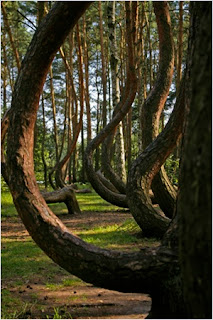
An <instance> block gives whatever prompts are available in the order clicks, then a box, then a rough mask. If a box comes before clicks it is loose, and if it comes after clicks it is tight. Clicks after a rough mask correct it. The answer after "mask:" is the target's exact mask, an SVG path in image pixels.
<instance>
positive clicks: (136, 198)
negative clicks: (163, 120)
mask: <svg viewBox="0 0 213 320" xmlns="http://www.w3.org/2000/svg"><path fill="white" fill-rule="evenodd" d="M184 85H185V82H184V81H182V86H181V90H180V94H179V96H178V98H177V101H176V104H175V107H174V110H173V112H172V115H171V117H170V119H169V122H168V123H167V125H166V127H165V128H164V130H163V131H162V132H161V133H160V134H159V135H158V137H157V138H156V139H155V140H154V141H153V142H152V143H151V144H150V145H149V146H148V147H147V148H146V149H145V151H144V152H142V153H141V154H140V155H139V156H138V158H137V159H136V160H135V161H134V162H133V164H132V168H131V170H130V172H129V175H128V182H127V199H128V204H129V208H130V211H131V213H132V215H133V217H134V218H135V220H136V222H137V223H138V225H139V226H140V227H141V229H142V230H143V233H144V235H146V236H156V237H162V236H163V234H164V233H165V231H166V230H167V228H168V226H169V221H170V220H169V219H168V218H166V217H163V216H161V215H159V213H158V212H157V211H156V210H155V209H154V208H153V206H152V203H151V199H150V196H149V190H150V187H151V183H152V180H153V178H154V176H155V175H156V173H158V171H159V170H160V168H161V166H162V164H163V163H164V162H165V160H166V159H167V157H168V156H169V154H170V153H171V151H172V149H174V147H175V144H176V141H177V139H179V138H180V136H181V134H182V127H183V118H184V106H185V101H184V99H185V92H184V90H185V89H184ZM141 176H142V179H141Z"/></svg>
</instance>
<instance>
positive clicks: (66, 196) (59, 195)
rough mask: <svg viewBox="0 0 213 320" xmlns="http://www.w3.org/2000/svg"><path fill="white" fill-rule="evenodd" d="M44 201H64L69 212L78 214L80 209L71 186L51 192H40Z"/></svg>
mask: <svg viewBox="0 0 213 320" xmlns="http://www.w3.org/2000/svg"><path fill="white" fill-rule="evenodd" d="M41 194H42V196H43V198H44V200H45V201H46V203H58V202H59V203H60V202H64V203H65V204H66V206H67V209H68V213H69V214H79V213H81V210H80V208H79V205H78V201H77V199H76V196H75V191H74V190H73V188H72V187H64V188H62V189H60V190H56V191H53V192H41Z"/></svg>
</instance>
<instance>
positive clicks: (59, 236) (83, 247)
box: [7, 1, 212, 319]
mask: <svg viewBox="0 0 213 320" xmlns="http://www.w3.org/2000/svg"><path fill="white" fill-rule="evenodd" d="M88 5H89V3H88V2H81V3H80V5H79V3H78V2H71V3H69V2H68V3H67V2H65V1H64V2H58V3H56V4H55V5H54V6H53V8H52V10H51V12H50V13H49V14H48V15H47V17H46V18H45V20H44V21H43V22H42V25H41V26H40V27H39V28H38V30H37V31H36V33H35V36H34V37H33V40H32V42H31V44H30V46H29V49H28V51H27V54H26V57H25V59H24V62H23V64H22V67H21V70H20V73H19V76H18V79H17V82H16V85H15V90H14V94H13V100H12V106H11V113H10V115H9V117H10V126H9V130H8V148H7V153H8V159H7V163H8V172H9V179H8V184H9V187H10V190H11V193H12V195H13V200H14V203H15V206H16V208H17V211H18V213H19V215H20V217H21V219H22V221H23V222H24V224H25V226H26V227H27V229H28V231H29V233H30V234H31V236H32V238H33V239H34V240H35V242H36V243H37V244H38V245H39V246H40V247H41V248H42V250H44V252H46V253H47V254H48V256H49V257H50V258H51V259H52V260H53V261H55V262H56V263H58V264H59V265H60V266H61V267H63V268H65V269H66V270H68V271H69V272H71V273H72V274H75V275H77V276H79V277H81V278H82V279H83V280H85V281H87V282H91V283H93V284H94V285H96V286H102V287H105V288H109V289H115V290H120V291H124V292H148V293H149V294H150V295H151V296H152V297H153V305H152V315H155V318H161V317H167V318H170V319H171V318H186V317H187V318H190V316H193V317H195V318H197V317H201V318H206V317H209V318H210V316H211V300H212V299H211V282H210V281H209V277H210V276H211V248H210V246H211V240H210V241H209V235H211V227H210V225H211V223H210V222H211V218H210V216H211V201H210V199H211V181H210V179H209V171H210V167H211V164H210V161H209V159H210V155H211V137H210V134H209V133H210V131H211V117H210V116H209V115H210V113H211V112H210V108H207V109H206V105H207V106H209V103H210V101H211V99H209V93H210V90H211V85H210V83H211V76H209V73H210V70H211V69H209V65H210V50H211V49H210V48H211V34H210V33H211V32H210V29H209V24H210V22H211V5H210V3H208V4H207V5H206V4H205V5H206V7H205V5H204V4H201V3H200V4H199V5H198V12H197V17H198V18H197V19H196V21H195V19H193V22H192V23H193V24H192V26H194V28H195V27H196V28H195V30H196V29H197V30H199V29H200V30H199V31H198V33H197V34H196V35H197V37H199V41H198V42H197V43H196V46H195V47H194V46H192V48H195V50H196V54H193V55H192V62H193V63H192V65H193V66H194V68H195V69H193V72H192V76H193V77H192V83H191V86H192V92H191V97H192V98H191V101H190V113H189V119H188V121H189V122H188V129H187V130H186V138H185V141H186V144H185V146H184V155H185V157H184V158H183V167H182V168H184V169H183V170H184V171H183V174H184V173H185V172H187V170H188V169H189V172H192V174H193V176H194V179H193V180H190V179H189V181H187V180H186V181H185V182H186V185H187V189H185V190H186V191H188V190H190V189H191V187H192V188H193V191H194V192H190V193H188V194H187V196H186V192H185V193H184V188H185V186H184V185H183V184H182V181H183V182H184V180H182V179H181V187H183V190H182V191H181V192H182V195H181V196H180V197H179V198H178V208H179V209H178V211H177V212H178V215H180V217H181V219H179V217H177V218H178V219H175V220H173V224H172V225H171V228H170V229H169V230H168V232H167V234H166V235H168V234H170V237H167V238H166V237H165V239H164V242H163V244H162V245H161V246H160V247H158V248H150V249H141V250H139V251H137V252H133V253H125V252H116V251H109V250H104V249H99V248H97V247H95V246H92V245H89V244H87V243H85V242H84V241H82V240H81V239H79V238H78V237H75V236H73V235H72V234H71V233H70V232H69V230H68V229H67V228H66V227H65V226H64V225H63V224H62V222H61V221H60V220H59V219H58V218H57V217H56V216H55V215H54V214H53V213H52V212H51V210H50V209H49V208H48V206H47V204H46V202H45V201H44V199H43V198H42V196H41V194H40V192H39V189H38V186H37V184H36V179H35V175H34V170H33V145H32V142H33V141H34V137H33V135H34V125H35V121H36V112H37V109H38V104H39V96H40V94H41V92H42V86H43V84H44V80H45V77H46V74H47V72H48V69H49V66H50V64H51V62H52V59H53V57H54V54H56V52H57V50H58V48H59V47H60V45H61V44H62V42H63V40H64V39H65V37H66V36H67V34H68V30H69V29H70V28H71V27H73V25H74V24H75V23H76V22H77V19H78V18H79V16H80V15H81V14H83V12H84V10H85V9H86V8H87V7H88ZM193 5H194V6H196V4H195V3H193ZM194 8H195V7H194ZM195 13H196V12H195ZM203 13H204V15H203ZM195 17H196V16H195ZM195 17H194V18H195ZM195 22H196V24H195V25H194V23H195ZM204 34H205V35H207V36H206V37H204V36H203V35H204ZM50 35H51V37H50ZM204 38H205V42H204V43H205V46H201V43H202V44H203V40H204ZM41 46H42V48H43V50H42V51H41V50H40V48H41ZM206 48H207V49H208V51H207V52H206ZM41 58H42V59H41ZM201 58H203V60H202V59H201ZM201 60H202V69H200V61H201ZM198 62H199V63H198ZM195 66H196V67H195ZM35 70H38V71H40V72H38V73H35ZM201 70H202V72H201ZM203 71H205V72H203ZM32 75H36V78H33V77H32ZM32 79H33V80H34V81H35V83H34V81H32ZM30 80H31V81H30ZM205 81H206V82H205ZM198 88H199V90H198ZM26 89H28V90H26ZM200 89H202V90H201V91H200ZM29 92H30V93H31V94H30V95H29ZM176 106H178V102H177V103H176ZM179 106H180V104H179ZM194 106H196V108H195V109H194ZM176 111H177V110H176ZM179 111H180V110H179ZM196 111H198V112H197V114H196ZM175 114H176V116H177V113H173V115H172V116H171V118H170V123H171V121H172V120H173V121H174V123H173V124H176V122H175V116H174V115H175ZM181 114H182V113H181ZM117 118H118V119H117ZM117 118H116V122H117V123H118V122H119V121H120V118H119V117H118V116H117ZM114 119H115V118H114ZM114 119H113V122H115V120H114ZM198 120H199V121H198ZM198 124H199V125H198ZM113 125H114V123H113ZM168 127H169V125H167V126H166V127H165V130H168ZM203 127H205V128H207V130H206V132H205V130H203ZM200 129H202V138H203V139H201V137H200V133H201V131H200ZM165 130H164V131H163V132H164V133H162V134H161V135H163V134H165V132H166V131H165ZM173 130H176V128H175V126H174V127H173ZM167 133H168V132H167ZM170 137H171V136H170ZM157 139H158V140H159V137H158V138H157ZM157 139H156V140H155V141H154V142H153V143H152V147H153V148H154V147H155V146H156V141H157ZM167 142H168V140H166V141H165V143H167ZM170 142H171V143H172V141H170ZM150 148H151V147H150ZM191 152H194V153H193V154H194V156H195V157H192V155H191ZM202 156H203V157H202ZM192 158H193V159H192ZM206 164H207V165H206ZM158 166H159V167H160V163H159V164H158ZM185 169H187V170H186V171H185ZM194 169H197V170H194ZM184 179H185V178H184ZM187 183H188V184H187ZM203 187H204V188H203ZM202 188H203V189H202ZM205 188H206V189H205ZM205 190H206V191H207V192H205ZM180 194H181V193H180ZM183 196H184V197H183ZM188 203H190V204H191V205H190V206H188ZM194 209H195V211H196V212H194ZM203 212H205V213H206V217H207V219H203ZM194 213H195V215H194ZM206 217H205V218H206ZM182 219H184V220H182ZM185 219H186V220H185ZM184 221H185V222H184ZM177 223H180V227H181V228H182V227H183V229H182V232H180V238H179V239H180V242H181V241H182V240H183V242H182V243H181V246H180V256H178V254H177V251H176V250H175V247H176V244H175V243H173V241H170V240H171V239H174V242H175V241H176V240H175V239H177V230H176V227H177ZM188 223H189V224H190V225H191V226H192V227H191V229H185V227H187V228H190V227H189V226H188ZM201 230H202V234H201V233H200V231H201ZM192 231H193V232H192ZM172 233H173V236H174V237H172V236H171V234H172ZM200 236H203V238H201V237H200ZM203 239H205V240H203ZM192 240H193V241H192ZM201 240H202V241H201ZM200 242H202V245H201V246H200ZM194 244H195V246H193V245H194ZM206 248H208V251H206ZM209 248H210V250H209ZM206 254H207V255H208V258H207V259H206ZM209 257H210V259H209ZM178 258H179V260H180V262H181V263H182V272H183V287H184V289H185V301H183V299H182V294H181V292H182V282H181V277H180V273H179V261H178ZM205 259H206V260H205ZM198 266H199V267H198ZM206 267H207V269H206ZM199 268H201V269H200V270H199V271H201V272H197V271H198V269H199ZM206 270H207V272H206ZM188 276H190V279H189V277H188ZM200 276H201V278H200ZM191 284H193V287H191ZM189 288H190V289H191V288H193V289H195V290H193V291H191V290H188V289H189ZM187 292H188V295H187ZM194 298H195V300H194ZM200 302H201V303H200ZM161 303H162V304H161ZM185 305H187V307H188V310H190V311H187V312H186V310H185Z"/></svg>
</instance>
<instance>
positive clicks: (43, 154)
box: [41, 94, 48, 189]
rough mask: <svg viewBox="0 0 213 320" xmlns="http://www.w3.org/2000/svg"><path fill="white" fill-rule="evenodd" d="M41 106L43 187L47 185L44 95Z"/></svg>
mask: <svg viewBox="0 0 213 320" xmlns="http://www.w3.org/2000/svg"><path fill="white" fill-rule="evenodd" d="M41 106H42V124H43V134H42V145H41V159H42V162H43V167H44V185H45V189H47V186H48V174H47V163H46V159H45V141H46V121H45V110H44V96H43V94H42V97H41Z"/></svg>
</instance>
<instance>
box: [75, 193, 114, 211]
mask: <svg viewBox="0 0 213 320" xmlns="http://www.w3.org/2000/svg"><path fill="white" fill-rule="evenodd" d="M76 197H77V200H78V203H79V206H80V209H81V211H102V212H107V211H116V210H120V208H119V207H116V206H114V205H112V204H110V203H108V202H107V201H105V200H103V199H102V198H101V197H100V196H99V195H98V194H97V193H95V192H92V193H77V194H76Z"/></svg>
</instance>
